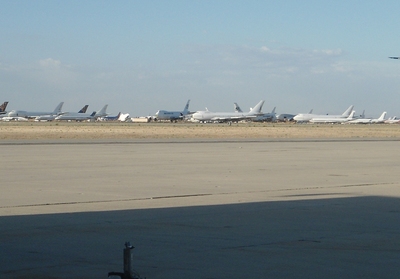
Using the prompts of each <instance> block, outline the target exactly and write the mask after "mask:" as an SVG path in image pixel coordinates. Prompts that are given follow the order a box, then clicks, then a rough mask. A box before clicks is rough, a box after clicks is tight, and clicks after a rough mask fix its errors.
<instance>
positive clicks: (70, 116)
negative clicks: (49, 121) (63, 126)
mask: <svg viewBox="0 0 400 279" xmlns="http://www.w3.org/2000/svg"><path fill="white" fill-rule="evenodd" d="M107 107H108V105H105V106H104V107H103V108H102V109H101V110H100V111H99V112H95V111H94V112H92V114H87V113H76V112H66V113H64V114H61V115H59V116H57V117H56V118H55V120H68V121H85V120H89V121H92V120H97V119H98V118H100V117H104V116H106V115H107V113H106V110H107Z"/></svg>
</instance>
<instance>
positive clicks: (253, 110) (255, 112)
mask: <svg viewBox="0 0 400 279" xmlns="http://www.w3.org/2000/svg"><path fill="white" fill-rule="evenodd" d="M263 105H264V101H263V100H261V101H260V102H259V103H258V104H257V105H256V106H255V107H254V108H252V109H251V110H250V112H249V114H257V113H261V110H262V107H263Z"/></svg>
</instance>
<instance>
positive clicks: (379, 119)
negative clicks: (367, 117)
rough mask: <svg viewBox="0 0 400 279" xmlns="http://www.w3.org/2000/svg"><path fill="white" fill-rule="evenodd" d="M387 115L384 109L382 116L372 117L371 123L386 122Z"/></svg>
mask: <svg viewBox="0 0 400 279" xmlns="http://www.w3.org/2000/svg"><path fill="white" fill-rule="evenodd" d="M385 117H386V111H384V112H383V113H382V114H381V116H379V118H376V119H371V123H372V124H381V123H385V120H386V119H385Z"/></svg>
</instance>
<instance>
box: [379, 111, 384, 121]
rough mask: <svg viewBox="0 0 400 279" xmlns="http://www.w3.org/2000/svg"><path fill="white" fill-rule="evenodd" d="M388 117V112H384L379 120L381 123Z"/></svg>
mask: <svg viewBox="0 0 400 279" xmlns="http://www.w3.org/2000/svg"><path fill="white" fill-rule="evenodd" d="M385 117H386V111H384V112H383V113H382V114H381V116H380V117H379V118H378V120H379V121H381V120H384V119H385Z"/></svg>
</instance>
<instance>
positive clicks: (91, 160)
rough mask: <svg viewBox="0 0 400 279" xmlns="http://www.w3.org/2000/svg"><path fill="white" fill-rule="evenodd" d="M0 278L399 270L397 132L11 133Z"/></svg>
mask: <svg viewBox="0 0 400 279" xmlns="http://www.w3.org/2000/svg"><path fill="white" fill-rule="evenodd" d="M0 152H1V154H2V162H1V173H2V178H1V184H0V190H1V195H0V239H1V241H0V258H1V259H2V260H1V261H0V271H1V272H0V278H35V279H38V278H48V279H50V278H89V279H90V278H106V277H107V274H108V272H110V271H118V272H122V270H123V262H122V250H123V248H124V243H125V242H126V241H130V242H131V244H133V245H134V246H135V247H136V248H135V249H134V260H135V262H134V268H135V270H136V271H137V272H138V273H139V274H140V276H141V277H143V278H144V277H146V278H148V279H157V278H182V279H183V278H398V277H399V274H400V199H399V198H400V187H399V186H400V164H399V158H400V156H399V155H400V143H399V140H296V141H294V140H293V141H291V140H285V141H279V140H269V141H268V140H267V141H263V140H257V141H252V140H237V141H234V140H232V141H229V140H215V141H214V140H210V141H196V140H185V141H183V140H170V141H166V140H157V141H121V142H116V141H99V142H96V143H90V142H71V141H56V142H51V141H50V142H48V141H42V142H40V141H36V142H32V141H26V142H18V143H12V142H8V143H7V142H3V143H0Z"/></svg>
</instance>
